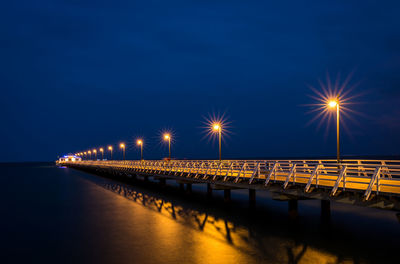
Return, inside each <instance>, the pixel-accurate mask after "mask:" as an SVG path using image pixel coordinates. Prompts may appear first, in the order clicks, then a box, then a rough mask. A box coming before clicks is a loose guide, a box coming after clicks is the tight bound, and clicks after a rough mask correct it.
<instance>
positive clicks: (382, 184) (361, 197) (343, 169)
mask: <svg viewBox="0 0 400 264" xmlns="http://www.w3.org/2000/svg"><path fill="white" fill-rule="evenodd" d="M60 165H64V166H67V167H72V168H76V169H82V170H85V171H90V172H93V173H97V174H107V175H114V176H122V177H129V178H143V179H144V180H148V178H149V177H153V178H154V179H156V180H159V181H160V183H161V184H165V183H166V180H174V181H177V182H178V183H180V184H181V187H182V188H184V185H185V184H186V185H187V189H188V190H189V191H190V190H191V185H192V184H207V193H208V194H209V195H211V193H212V191H213V190H224V197H225V199H226V200H230V191H231V190H232V189H248V190H249V200H250V202H251V203H254V202H255V198H256V190H268V191H270V192H271V193H272V194H273V197H274V198H275V199H279V200H287V201H289V202H292V205H291V204H290V203H289V207H290V206H292V207H293V206H294V207H295V208H297V200H299V199H320V200H322V205H323V206H324V204H325V206H328V209H329V200H332V201H337V202H344V203H349V204H354V205H362V206H369V207H378V208H384V209H395V210H400V160H342V161H341V162H340V163H337V162H336V160H223V161H217V160H171V161H168V160H162V161H160V160H158V161H128V160H126V161H117V160H110V161H106V160H102V161H101V160H98V161H91V160H85V161H68V162H61V163H60ZM293 201H294V202H295V203H293ZM326 204H327V205H326Z"/></svg>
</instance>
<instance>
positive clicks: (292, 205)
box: [288, 199, 298, 219]
mask: <svg viewBox="0 0 400 264" xmlns="http://www.w3.org/2000/svg"><path fill="white" fill-rule="evenodd" d="M288 206H289V208H288V209H289V218H290V219H296V218H297V216H298V211H297V206H298V201H297V200H295V199H292V200H289V202H288Z"/></svg>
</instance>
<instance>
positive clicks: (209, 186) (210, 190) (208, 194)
mask: <svg viewBox="0 0 400 264" xmlns="http://www.w3.org/2000/svg"><path fill="white" fill-rule="evenodd" d="M211 197H212V188H211V184H210V183H207V198H209V199H210V198H211Z"/></svg>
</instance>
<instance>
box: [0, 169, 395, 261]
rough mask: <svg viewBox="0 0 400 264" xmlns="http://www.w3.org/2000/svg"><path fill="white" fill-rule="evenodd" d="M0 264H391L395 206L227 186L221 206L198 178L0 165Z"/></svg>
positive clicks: (216, 195)
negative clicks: (293, 197) (166, 179)
mask: <svg viewBox="0 0 400 264" xmlns="http://www.w3.org/2000/svg"><path fill="white" fill-rule="evenodd" d="M0 175H1V176H0V179H1V183H2V188H1V191H0V198H1V205H2V210H1V218H0V224H1V227H0V228H1V234H0V237H1V248H0V254H1V259H0V263H396V262H398V256H399V254H400V243H399V240H400V223H399V221H398V219H397V216H396V212H393V211H384V210H378V209H369V208H362V207H355V206H348V205H342V204H337V203H332V204H331V208H332V215H331V219H330V222H329V223H327V222H325V221H322V220H321V218H320V203H319V201H312V200H309V201H300V202H299V208H298V209H299V217H298V219H297V220H293V219H290V218H289V216H288V212H287V207H288V205H287V202H282V201H274V200H272V199H271V197H269V195H268V193H267V192H258V193H257V206H256V208H255V209H253V210H251V209H249V208H248V206H247V192H245V191H239V190H238V191H233V192H232V199H233V203H232V205H231V206H225V205H224V203H223V194H222V193H221V192H218V191H216V192H214V198H213V199H212V200H211V201H207V199H206V195H205V192H204V190H203V188H204V187H202V186H196V185H194V186H193V194H192V195H187V194H185V193H181V192H179V189H178V188H177V186H176V184H173V183H172V182H171V184H170V186H168V187H165V188H162V187H159V186H158V185H156V184H154V183H148V184H143V183H129V182H121V181H116V180H112V179H108V178H103V177H99V176H96V175H91V174H87V173H84V172H80V171H76V170H73V169H67V168H64V169H63V168H57V167H55V166H53V165H52V164H41V163H37V164H2V165H0Z"/></svg>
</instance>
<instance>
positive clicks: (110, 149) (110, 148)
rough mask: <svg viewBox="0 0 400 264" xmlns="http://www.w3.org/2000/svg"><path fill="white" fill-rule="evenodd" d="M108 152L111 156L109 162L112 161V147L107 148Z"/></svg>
mask: <svg viewBox="0 0 400 264" xmlns="http://www.w3.org/2000/svg"><path fill="white" fill-rule="evenodd" d="M108 150H109V151H110V154H111V158H110V160H112V151H113V147H112V146H108Z"/></svg>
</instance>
